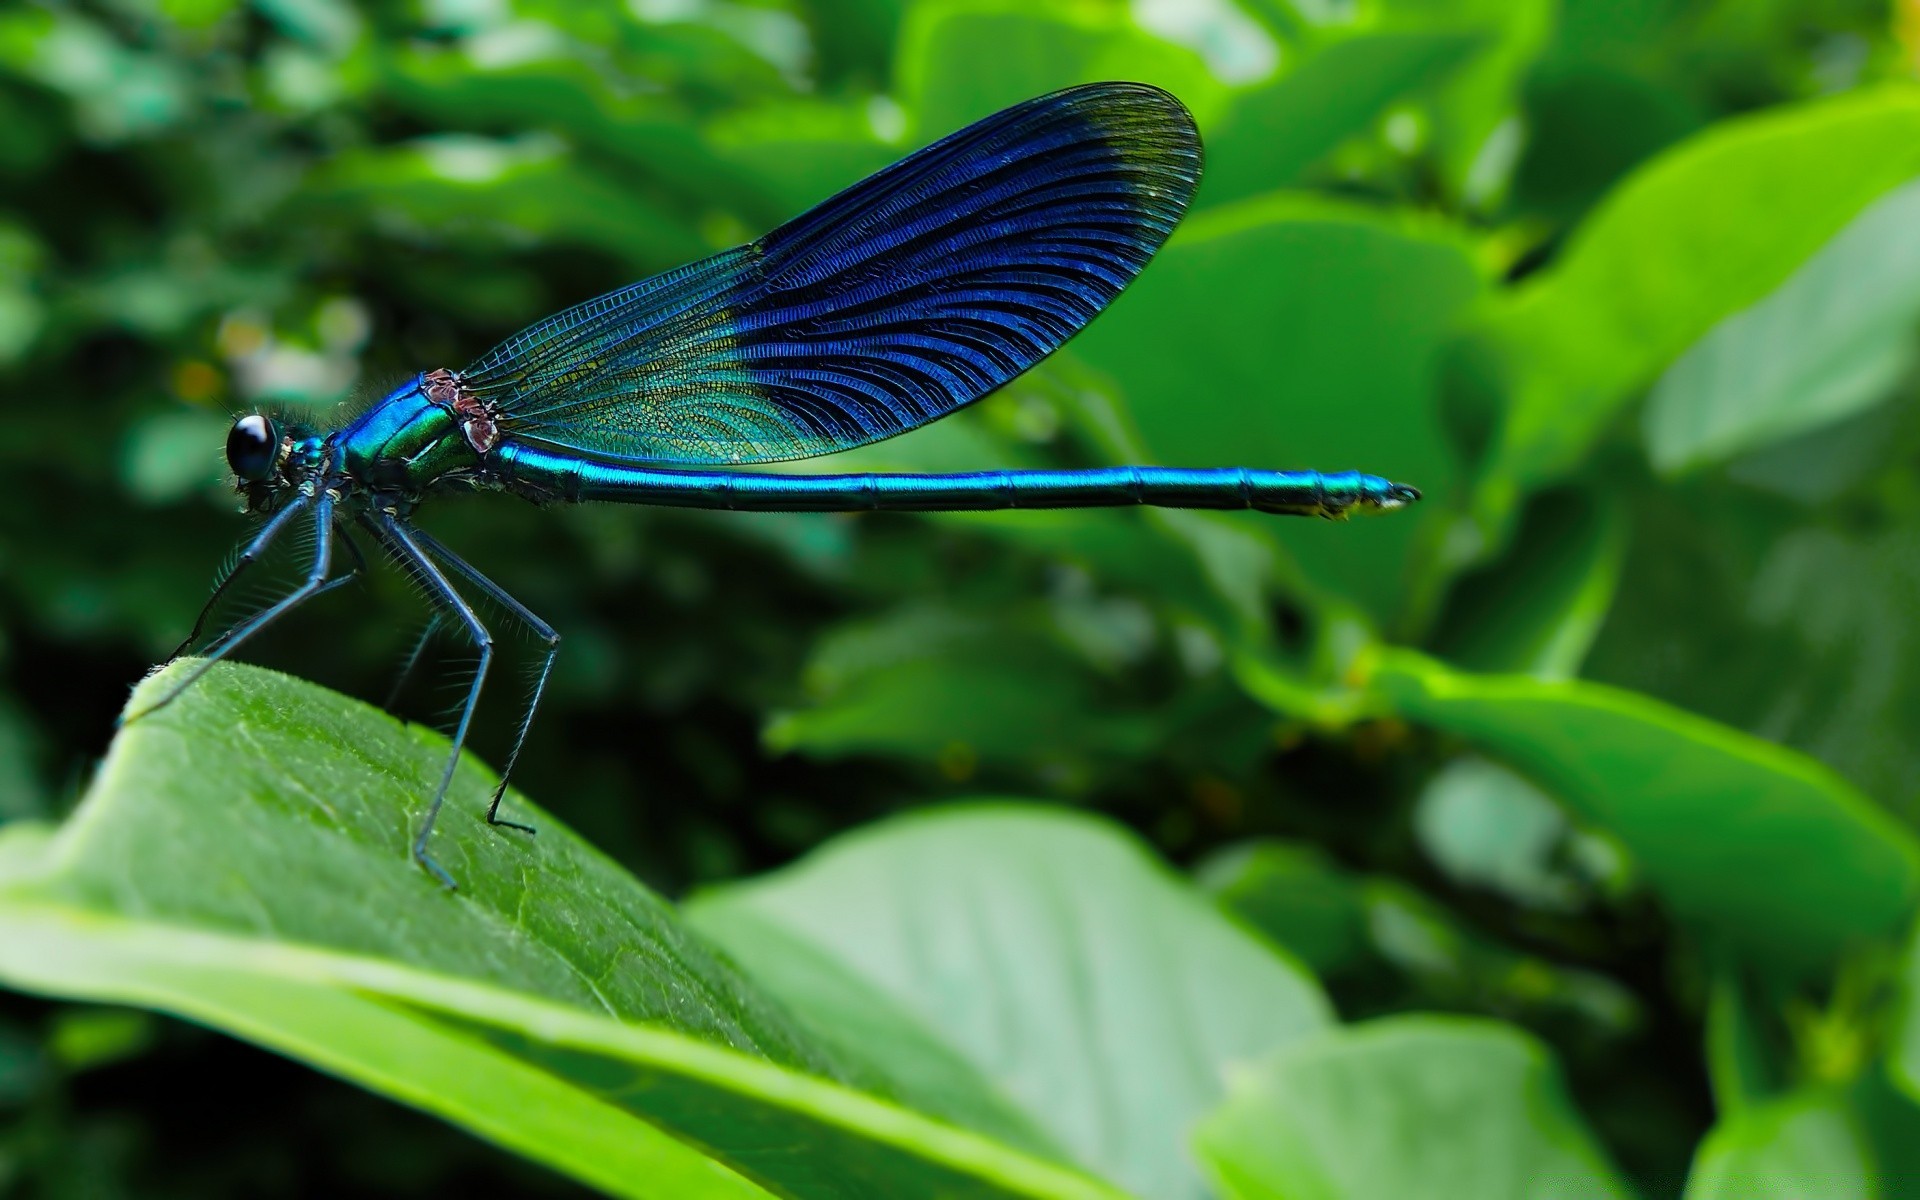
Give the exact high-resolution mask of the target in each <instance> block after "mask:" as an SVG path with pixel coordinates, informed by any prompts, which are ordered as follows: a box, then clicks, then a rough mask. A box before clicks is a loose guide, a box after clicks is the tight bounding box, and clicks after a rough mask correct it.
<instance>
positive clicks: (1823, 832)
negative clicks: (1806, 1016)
mask: <svg viewBox="0 0 1920 1200" xmlns="http://www.w3.org/2000/svg"><path fill="white" fill-rule="evenodd" d="M1374 684H1375V686H1377V687H1378V688H1379V689H1380V690H1381V691H1382V692H1383V693H1385V694H1386V695H1387V696H1388V697H1389V698H1390V699H1392V701H1393V702H1394V703H1395V704H1396V705H1397V706H1398V707H1399V709H1400V711H1401V712H1402V713H1404V714H1405V715H1406V717H1407V718H1408V719H1409V720H1412V721H1417V722H1420V723H1422V724H1426V725H1431V726H1433V727H1435V728H1438V729H1443V730H1446V731H1447V732H1450V733H1454V734H1457V735H1459V736H1461V737H1464V738H1466V739H1468V740H1469V741H1471V742H1473V743H1474V744H1476V745H1478V746H1479V747H1481V748H1482V749H1484V750H1486V751H1487V752H1489V753H1491V754H1493V755H1495V756H1497V757H1499V758H1501V759H1503V760H1505V761H1506V762H1508V763H1509V764H1511V765H1512V766H1514V767H1515V768H1516V769H1518V770H1520V771H1522V772H1524V773H1525V774H1527V775H1528V776H1530V777H1531V778H1532V779H1534V780H1535V781H1536V782H1538V783H1539V784H1540V785H1541V786H1543V787H1545V788H1546V789H1547V790H1548V791H1549V792H1551V793H1552V794H1553V795H1555V796H1557V797H1558V798H1559V799H1560V800H1561V801H1562V802H1564V803H1565V804H1567V805H1568V806H1569V807H1570V808H1571V809H1572V810H1573V812H1574V813H1575V815H1576V816H1578V817H1579V818H1580V819H1582V820H1585V821H1589V822H1592V823H1593V824H1594V825H1596V826H1598V827H1599V828H1600V829H1602V830H1605V831H1606V832H1608V833H1610V834H1612V835H1613V836H1614V837H1616V838H1618V839H1619V840H1620V842H1621V843H1622V844H1623V845H1625V846H1626V848H1627V849H1628V851H1629V852H1630V853H1632V855H1633V857H1634V862H1635V864H1636V866H1637V867H1638V868H1639V870H1641V871H1642V872H1643V873H1644V874H1645V876H1646V878H1647V880H1648V882H1649V883H1650V884H1651V885H1652V887H1653V889H1654V890H1655V891H1656V892H1657V893H1658V894H1659V895H1660V896H1661V897H1662V898H1663V899H1664V900H1665V901H1666V903H1667V904H1668V905H1670V906H1671V908H1672V910H1673V911H1674V912H1675V914H1676V915H1678V916H1679V917H1681V918H1682V919H1683V920H1687V921H1691V922H1694V923H1696V924H1697V925H1698V926H1699V927H1700V928H1701V930H1702V931H1703V932H1705V933H1708V934H1710V935H1711V936H1713V937H1714V938H1717V939H1721V940H1724V941H1725V942H1726V943H1728V944H1730V945H1733V946H1736V947H1738V948H1739V949H1740V950H1741V952H1742V953H1744V954H1746V955H1748V956H1750V957H1752V958H1754V959H1756V960H1757V961H1760V962H1762V963H1768V964H1773V965H1775V966H1779V967H1783V968H1787V969H1806V968H1809V967H1814V966H1818V965H1821V964H1823V963H1826V962H1829V961H1831V960H1832V959H1833V958H1834V957H1836V956H1837V955H1838V954H1840V953H1841V952H1842V951H1844V950H1846V949H1847V948H1849V947H1851V946H1855V945H1857V944H1859V943H1861V942H1864V941H1868V940H1873V939H1880V938H1884V937H1886V936H1888V935H1889V934H1890V933H1891V932H1892V931H1893V930H1894V929H1895V928H1897V927H1899V926H1901V925H1903V924H1904V923H1905V921H1906V919H1907V917H1908V915H1909V914H1910V912H1911V911H1912V907H1913V900H1914V896H1915V892H1916V887H1917V886H1920V850H1917V849H1916V847H1915V846H1914V843H1913V837H1912V835H1911V834H1909V833H1908V832H1907V831H1906V830H1905V829H1903V828H1901V827H1900V826H1899V825H1897V824H1896V823H1895V822H1893V821H1892V820H1891V819H1890V818H1888V817H1887V815H1886V814H1885V813H1884V812H1882V811H1881V810H1880V809H1878V808H1876V807H1875V806H1874V805H1873V804H1872V803H1871V802H1870V801H1868V800H1867V799H1866V797H1864V796H1862V795H1860V794H1859V793H1858V792H1857V791H1855V790H1854V789H1853V788H1852V787H1850V786H1848V784H1847V783H1846V782H1845V781H1844V780H1842V779H1840V778H1839V777H1838V776H1836V775H1834V774H1833V773H1832V772H1831V771H1830V770H1828V769H1827V768H1826V767H1824V766H1821V765H1820V764H1819V763H1816V762H1814V761H1813V760H1811V759H1808V758H1805V757H1803V756H1801V755H1799V754H1796V753H1794V752H1793V751H1790V750H1784V749H1782V748H1780V747H1778V746H1775V745H1772V744H1770V743H1767V742H1763V741H1760V740H1759V739H1757V738H1752V737H1749V736H1747V735H1746V734H1743V733H1740V732H1738V731H1736V730H1733V729H1729V728H1727V727H1725V726H1721V725H1716V724H1714V723H1713V722H1711V721H1707V720H1704V719H1703V718H1700V717H1696V716H1693V715H1692V714H1690V713H1685V712H1682V711H1680V710H1677V709H1673V708H1669V707H1667V706H1666V705H1663V704H1661V703H1659V702H1658V701H1655V700H1652V699H1649V698H1647V697H1643V696H1637V695H1634V694H1632V693H1629V692H1622V691H1618V690H1616V689H1613V688H1607V687H1602V686H1599V685H1596V684H1590V683H1580V682H1573V681H1562V682H1543V681H1540V680H1534V679H1528V678H1525V677H1521V676H1486V677H1475V676H1469V675H1462V674H1456V673H1454V672H1452V671H1450V670H1448V669H1447V668H1445V667H1443V666H1441V665H1440V664H1439V663H1436V662H1433V661H1432V660H1429V659H1424V658H1421V657H1419V656H1418V655H1414V654H1410V653H1406V652H1394V653H1391V654H1389V655H1388V656H1386V657H1384V658H1383V659H1382V660H1381V663H1380V667H1379V670H1378V671H1377V673H1376V674H1375V675H1374Z"/></svg>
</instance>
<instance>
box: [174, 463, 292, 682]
mask: <svg viewBox="0 0 1920 1200" xmlns="http://www.w3.org/2000/svg"><path fill="white" fill-rule="evenodd" d="M308 503H310V501H309V499H308V497H306V496H296V497H295V498H294V499H293V501H292V502H291V503H289V504H288V505H287V506H286V507H285V508H283V509H281V510H280V511H279V512H277V513H275V514H274V515H273V517H272V518H271V519H270V520H268V521H267V523H266V525H265V526H264V527H263V528H262V529H261V530H260V532H259V533H257V534H255V535H254V537H253V540H252V541H250V542H248V543H247V545H246V548H245V549H244V550H242V551H240V555H239V557H237V558H235V559H234V560H233V565H232V566H230V567H228V568H227V569H226V570H225V571H223V572H221V574H220V578H219V579H217V580H216V581H214V585H213V594H212V595H211V596H208V597H207V602H206V603H205V604H203V605H201V606H200V615H199V616H197V617H195V618H194V619H193V631H192V632H191V633H189V634H187V637H186V640H185V641H183V642H181V643H180V644H179V645H178V646H175V647H174V649H173V653H172V654H169V655H167V661H168V662H172V661H173V660H174V659H176V658H179V657H180V656H181V655H182V654H185V653H186V652H187V650H188V649H189V648H190V647H192V645H193V644H194V643H195V642H197V641H199V640H200V634H201V633H202V632H203V631H205V629H206V627H207V618H208V617H210V616H212V615H213V608H214V605H216V604H218V603H220V597H222V596H224V595H226V593H227V589H228V588H229V587H232V586H233V581H234V580H236V579H238V578H240V575H241V573H242V572H243V571H245V570H246V569H247V568H248V567H250V566H252V565H253V564H254V563H256V562H258V561H259V560H260V556H261V555H263V554H265V553H266V552H267V547H268V546H270V545H272V544H273V539H275V538H277V537H279V536H280V531H281V530H283V529H285V528H286V527H287V523H288V522H289V521H291V520H293V518H294V515H295V514H296V513H298V512H299V511H300V510H301V509H303V508H305V507H306V506H307V505H308Z"/></svg>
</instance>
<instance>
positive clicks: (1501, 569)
mask: <svg viewBox="0 0 1920 1200" xmlns="http://www.w3.org/2000/svg"><path fill="white" fill-rule="evenodd" d="M1626 555H1627V521H1626V518H1625V514H1624V513H1623V512H1622V511H1621V506H1620V504H1619V503H1617V502H1616V501H1614V500H1613V499H1612V498H1611V497H1608V496H1606V495H1604V494H1600V493H1597V492H1594V491H1553V492H1548V493H1546V494H1544V495H1542V496H1540V497H1538V498H1537V499H1536V500H1535V501H1534V502H1533V503H1531V504H1529V505H1528V506H1527V510H1526V513H1525V515H1524V517H1523V518H1522V520H1521V524H1520V529H1519V532H1518V533H1517V534H1516V535H1515V537H1514V540H1513V543H1512V544H1511V545H1510V546H1508V548H1507V551H1506V553H1505V554H1503V555H1502V556H1501V558H1500V560H1499V561H1498V562H1496V563H1493V564H1491V565H1489V566H1486V567H1483V568H1481V569H1479V570H1478V571H1475V572H1472V573H1470V574H1468V575H1466V576H1464V577H1462V578H1460V579H1458V580H1456V581H1455V582H1454V583H1453V585H1452V588H1451V591H1450V593H1449V596H1448V601H1447V608H1446V610H1445V612H1444V613H1443V615H1442V618H1441V623H1440V626H1439V630H1438V632H1436V634H1435V635H1434V639H1433V645H1434V648H1435V650H1436V651H1437V652H1438V653H1439V654H1440V655H1441V656H1442V657H1444V658H1445V659H1446V660H1447V661H1449V662H1451V663H1454V664H1455V665H1457V666H1461V667H1465V668H1468V669H1470V670H1475V671H1485V672H1494V673H1505V672H1515V673H1520V674H1527V675H1535V676H1538V677H1540V678H1542V679H1567V678H1571V677H1572V676H1574V675H1577V674H1579V671H1580V664H1581V663H1582V662H1584V661H1585V660H1586V657H1587V651H1588V649H1590V648H1591V647H1592V645H1593V641H1594V639H1595V638H1596V637H1598V636H1599V634H1600V629H1601V626H1602V625H1603V624H1604V623H1605V622H1606V620H1607V614H1608V613H1609V612H1611V611H1612V610H1613V603H1614V596H1615V593H1616V592H1617V591H1618V590H1619V587H1620V573H1621V569H1622V567H1623V565H1624V563H1625V561H1626Z"/></svg>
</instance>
